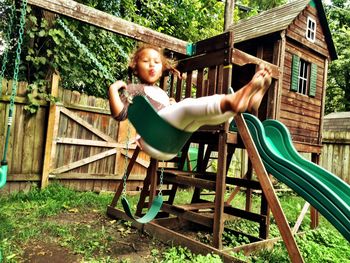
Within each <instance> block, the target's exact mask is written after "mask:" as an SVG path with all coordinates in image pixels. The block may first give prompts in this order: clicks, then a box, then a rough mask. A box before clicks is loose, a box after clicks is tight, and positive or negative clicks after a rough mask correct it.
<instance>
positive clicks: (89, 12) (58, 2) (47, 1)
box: [28, 0, 188, 54]
mask: <svg viewBox="0 0 350 263" xmlns="http://www.w3.org/2000/svg"><path fill="white" fill-rule="evenodd" d="M28 4H30V5H34V6H37V7H40V8H43V9H46V10H48V11H51V12H54V13H56V14H60V15H65V16H68V17H71V18H74V19H76V20H79V21H82V22H85V23H88V24H91V25H94V26H97V27H100V28H103V29H106V30H108V31H111V32H114V33H117V34H119V35H123V36H126V37H129V38H132V39H135V40H138V41H142V42H146V43H151V44H153V45H156V46H160V47H164V48H167V49H169V50H172V51H175V52H178V53H181V54H186V46H187V44H188V42H186V41H183V40H180V39H177V38H175V37H171V36H168V35H166V34H162V33H159V32H157V31H155V30H152V29H149V28H146V27H143V26H140V25H138V24H135V23H132V22H129V21H127V20H124V19H121V18H119V17H116V16H113V15H111V14H108V13H105V12H102V11H100V10H97V9H94V8H92V7H89V6H86V5H83V4H80V3H77V2H75V1H72V0H28Z"/></svg>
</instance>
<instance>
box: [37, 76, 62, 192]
mask: <svg viewBox="0 0 350 263" xmlns="http://www.w3.org/2000/svg"><path fill="white" fill-rule="evenodd" d="M59 80H60V77H59V75H56V74H53V75H52V82H51V95H52V96H53V97H58V83H59ZM59 113H60V110H59V107H58V106H57V105H56V104H55V103H53V102H51V103H50V110H49V120H48V125H47V133H46V143H45V156H44V164H43V174H42V177H41V188H45V187H46V186H47V185H48V184H49V173H50V169H51V168H52V162H51V161H52V160H54V157H55V152H56V142H55V141H54V138H55V136H56V135H57V132H58V122H59Z"/></svg>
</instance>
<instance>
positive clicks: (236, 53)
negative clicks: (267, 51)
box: [232, 48, 280, 79]
mask: <svg viewBox="0 0 350 263" xmlns="http://www.w3.org/2000/svg"><path fill="white" fill-rule="evenodd" d="M250 63H251V64H260V63H264V64H266V65H268V66H269V67H270V68H271V77H272V78H274V79H279V78H280V68H279V67H278V66H276V65H274V64H271V63H268V62H266V61H264V60H262V59H260V58H257V57H254V56H252V55H249V54H248V53H245V52H243V51H241V50H239V49H237V48H233V50H232V64H235V65H238V66H244V65H246V64H250Z"/></svg>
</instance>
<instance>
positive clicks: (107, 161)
mask: <svg viewBox="0 0 350 263" xmlns="http://www.w3.org/2000/svg"><path fill="white" fill-rule="evenodd" d="M58 81H59V77H58V76H56V75H54V76H53V81H52V95H53V96H55V97H58V98H59V101H60V102H59V103H56V104H51V105H50V110H49V118H48V125H47V135H46V146H45V157H44V165H43V174H42V180H41V185H42V187H45V186H47V185H48V183H49V180H53V179H56V180H59V181H60V182H62V183H63V184H65V185H67V186H69V187H72V188H74V189H77V190H92V191H101V190H106V191H113V190H114V189H115V187H117V185H118V184H119V183H120V180H121V179H122V176H123V171H124V169H125V155H126V150H125V147H126V143H125V140H126V137H127V136H126V133H127V130H128V127H127V126H128V124H127V123H125V124H124V123H118V122H116V121H115V120H113V118H111V116H110V112H109V106H108V101H106V100H104V99H100V98H95V97H93V96H87V95H84V94H80V93H78V92H76V91H70V90H64V89H59V88H58ZM131 130H132V132H131V135H134V131H133V129H132V128H131ZM131 138H132V137H131ZM135 148H136V145H135V144H131V145H129V149H130V150H129V152H128V156H130V157H131V155H132V152H133V150H134V149H135ZM137 164H138V165H137V166H136V167H135V168H134V169H133V172H132V176H131V177H130V179H129V181H130V182H129V183H128V187H129V190H133V189H136V188H137V186H138V185H141V184H140V181H142V180H143V179H144V176H145V174H146V172H145V171H146V168H147V167H148V165H149V159H148V157H147V156H146V155H141V156H140V157H139V159H138V160H137Z"/></svg>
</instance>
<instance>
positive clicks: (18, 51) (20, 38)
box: [10, 0, 27, 108]
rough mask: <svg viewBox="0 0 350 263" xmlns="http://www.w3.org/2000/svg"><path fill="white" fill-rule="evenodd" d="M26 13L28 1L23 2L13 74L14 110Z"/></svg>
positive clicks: (11, 102) (12, 100)
mask: <svg viewBox="0 0 350 263" xmlns="http://www.w3.org/2000/svg"><path fill="white" fill-rule="evenodd" d="M26 12H27V0H23V3H22V10H21V18H20V27H19V36H18V43H17V49H16V59H15V69H14V72H13V85H12V93H11V97H10V108H12V107H13V105H14V104H15V97H16V94H17V81H18V72H19V65H20V63H21V52H22V43H23V34H24V25H25V23H26Z"/></svg>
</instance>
